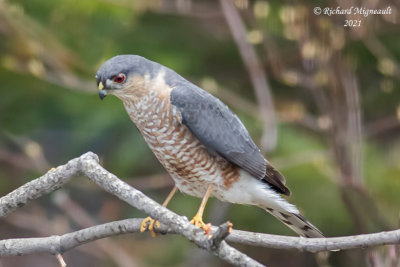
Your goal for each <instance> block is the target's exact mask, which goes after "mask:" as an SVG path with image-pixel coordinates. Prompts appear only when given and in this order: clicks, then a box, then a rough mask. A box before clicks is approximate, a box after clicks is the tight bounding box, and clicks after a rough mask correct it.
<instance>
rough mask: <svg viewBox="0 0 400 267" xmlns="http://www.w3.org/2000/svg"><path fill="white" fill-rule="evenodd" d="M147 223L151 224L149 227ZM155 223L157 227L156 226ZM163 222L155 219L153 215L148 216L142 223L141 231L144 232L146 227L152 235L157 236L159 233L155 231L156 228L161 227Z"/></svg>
mask: <svg viewBox="0 0 400 267" xmlns="http://www.w3.org/2000/svg"><path fill="white" fill-rule="evenodd" d="M147 224H149V226H148V227H147ZM154 225H155V227H154ZM160 226H161V224H160V222H159V221H157V220H154V219H153V218H151V217H147V218H145V219H144V220H143V221H142V223H141V224H140V232H142V233H143V232H144V231H146V229H148V230H149V232H150V234H151V236H152V237H156V236H157V235H158V234H157V233H156V232H154V229H155V228H160Z"/></svg>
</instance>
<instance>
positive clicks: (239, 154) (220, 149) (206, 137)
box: [171, 81, 267, 179]
mask: <svg viewBox="0 0 400 267" xmlns="http://www.w3.org/2000/svg"><path fill="white" fill-rule="evenodd" d="M171 103H172V104H173V105H174V106H176V107H177V108H178V110H179V111H180V113H181V116H182V123H183V124H184V125H186V126H187V127H188V128H189V129H190V131H191V132H192V133H193V134H194V135H195V136H196V137H197V138H198V139H199V140H200V142H201V143H202V144H203V145H205V146H206V147H207V148H208V149H211V150H212V151H215V152H217V153H218V154H219V155H220V156H222V157H224V158H225V159H226V160H228V161H230V162H232V163H234V164H236V165H237V166H239V167H240V168H242V169H244V170H245V171H247V172H248V173H250V174H251V175H252V176H254V177H255V178H258V179H264V177H265V175H266V165H267V163H266V160H265V159H264V156H263V155H262V154H261V151H260V149H259V148H258V147H257V146H256V145H255V144H254V142H253V140H252V139H251V137H250V135H249V133H248V132H247V130H246V128H245V127H244V125H243V124H242V122H241V121H240V120H239V118H238V117H237V116H236V115H235V114H234V113H233V112H232V111H231V110H230V109H229V108H228V107H227V106H226V105H225V104H223V103H222V102H221V101H220V100H219V99H217V98H216V97H214V96H212V95H211V94H209V93H207V92H206V91H204V90H202V89H201V88H199V87H197V86H195V85H193V84H191V83H189V82H187V81H186V83H185V84H182V85H175V86H174V89H173V90H172V92H171Z"/></svg>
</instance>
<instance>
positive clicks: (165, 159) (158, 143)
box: [124, 92, 239, 200]
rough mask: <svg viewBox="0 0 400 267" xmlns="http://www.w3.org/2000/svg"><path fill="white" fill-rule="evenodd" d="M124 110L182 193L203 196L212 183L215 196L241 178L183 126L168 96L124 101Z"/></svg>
mask: <svg viewBox="0 0 400 267" xmlns="http://www.w3.org/2000/svg"><path fill="white" fill-rule="evenodd" d="M124 105H125V108H126V110H127V112H128V114H129V116H130V118H131V119H132V121H133V122H134V123H135V124H136V126H137V128H138V129H139V131H140V132H141V134H142V135H143V137H144V139H145V141H146V142H147V144H148V145H149V147H150V148H151V150H152V151H153V152H154V154H155V156H156V157H157V159H158V160H159V161H160V163H161V164H162V165H163V166H164V168H165V169H166V170H167V171H168V173H169V174H170V175H171V177H172V178H173V179H174V181H175V183H176V186H177V187H178V188H179V190H180V191H182V192H184V193H186V194H189V195H192V196H196V197H203V196H204V194H205V192H206V190H207V187H208V185H209V184H213V188H214V190H213V192H212V195H213V196H215V197H217V198H219V199H221V200H224V197H223V193H224V191H225V190H227V189H229V188H230V187H231V186H232V184H233V183H234V182H235V181H237V180H238V179H239V169H238V167H236V166H235V165H233V164H231V163H230V162H228V161H226V160H225V159H223V158H222V157H220V156H218V155H216V154H214V153H212V152H210V151H208V150H207V148H205V147H204V146H203V145H202V144H201V143H200V141H199V140H198V139H197V138H196V137H195V136H194V135H193V134H192V133H191V132H190V130H189V129H188V128H187V127H186V126H185V125H183V124H181V117H180V114H179V111H178V110H177V108H176V107H174V106H173V105H171V103H170V101H169V97H160V95H158V94H157V92H151V93H150V94H149V95H148V96H146V97H143V98H142V99H141V101H138V102H136V103H133V102H129V101H128V100H127V101H124Z"/></svg>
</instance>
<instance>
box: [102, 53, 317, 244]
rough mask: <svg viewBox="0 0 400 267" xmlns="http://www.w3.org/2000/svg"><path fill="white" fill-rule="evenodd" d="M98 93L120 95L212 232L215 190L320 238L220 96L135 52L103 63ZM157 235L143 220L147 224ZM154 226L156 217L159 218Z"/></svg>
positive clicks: (199, 223) (217, 194)
mask: <svg viewBox="0 0 400 267" xmlns="http://www.w3.org/2000/svg"><path fill="white" fill-rule="evenodd" d="M96 79H97V85H98V89H99V96H100V98H101V99H103V98H104V97H105V96H106V95H115V96H116V97H118V98H119V99H120V100H122V102H123V104H124V106H125V109H126V111H127V113H128V115H129V117H130V118H131V120H132V121H133V122H134V123H135V124H136V126H137V128H138V129H139V131H140V133H141V134H142V135H143V137H144V139H145V141H146V142H147V144H148V145H149V147H150V148H151V150H152V151H153V152H154V154H155V156H156V157H157V159H158V160H159V161H160V163H161V164H162V165H163V166H164V168H165V169H166V170H167V171H168V173H169V174H170V176H171V177H172V179H173V180H174V182H175V187H174V189H173V190H172V191H171V193H170V194H169V196H168V198H167V199H166V200H165V202H164V204H163V206H167V204H168V202H169V201H170V200H171V198H172V196H173V195H174V194H175V192H176V191H177V189H179V190H180V191H181V192H183V193H186V194H189V195H192V196H195V197H199V198H203V200H202V203H201V205H200V208H199V210H198V212H197V213H196V215H195V216H194V218H193V220H192V221H191V222H192V223H193V224H194V225H196V226H198V227H201V228H203V229H204V230H206V231H207V230H208V229H209V227H207V225H205V224H204V222H203V220H202V215H203V211H204V207H205V205H206V203H207V200H208V198H209V197H210V196H213V197H216V198H218V199H220V200H222V201H226V202H231V203H238V204H246V205H256V206H258V207H260V208H262V209H264V210H266V211H267V212H269V213H270V214H272V215H273V216H275V217H276V218H277V219H278V220H280V221H281V222H283V223H284V224H285V225H287V226H288V227H289V228H291V229H292V230H293V231H295V232H296V233H297V234H299V235H300V236H304V237H322V233H321V232H320V231H319V230H318V229H317V228H316V227H315V226H313V225H312V224H311V223H310V222H309V221H307V220H306V219H305V218H304V217H303V216H302V215H301V214H300V212H299V211H298V210H297V208H296V207H295V206H294V205H292V204H290V203H288V202H287V201H286V200H285V199H284V198H283V197H282V196H281V194H283V195H287V196H288V195H290V191H289V189H288V188H287V187H286V186H285V178H284V177H283V176H282V175H281V174H280V173H279V172H278V171H277V170H276V169H275V168H274V167H273V166H272V165H271V163H270V162H269V161H268V160H266V159H265V158H264V156H263V155H262V153H261V151H260V149H259V148H258V147H257V146H256V145H255V144H254V142H253V140H252V139H251V137H250V135H249V133H248V131H247V130H246V128H245V126H244V125H243V124H242V122H241V121H240V120H239V118H238V117H237V116H236V115H235V114H234V113H233V112H232V111H231V110H230V109H229V108H228V107H227V106H226V105H225V104H224V103H222V102H221V101H220V100H219V99H217V98H216V97H214V96H212V95H211V94H209V93H208V92H206V91H204V90H203V89H201V88H199V87H198V86H196V85H194V84H193V83H191V82H189V81H187V80H186V79H184V78H183V77H182V76H180V75H179V74H177V73H176V72H174V71H173V70H171V69H169V68H167V67H165V66H163V65H161V64H158V63H156V62H153V61H150V60H148V59H146V58H144V57H141V56H137V55H119V56H115V57H113V58H111V59H109V60H108V61H106V62H105V63H104V64H103V65H102V66H101V67H100V69H99V70H98V71H97V74H96ZM148 224H149V226H148V229H149V230H150V231H151V232H152V235H153V233H154V231H153V228H154V227H155V222H154V220H153V219H151V218H146V219H145V220H144V221H143V223H142V230H145V229H146V228H147V225H148ZM156 225H157V222H156Z"/></svg>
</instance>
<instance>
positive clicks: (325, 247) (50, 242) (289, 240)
mask: <svg viewBox="0 0 400 267" xmlns="http://www.w3.org/2000/svg"><path fill="white" fill-rule="evenodd" d="M142 220H143V219H140V218H135V219H126V220H120V221H114V222H110V223H105V224H101V225H97V226H93V227H89V228H86V229H82V230H79V231H76V232H72V233H68V234H64V235H61V236H51V237H43V238H20V239H8V240H2V241H0V256H11V255H24V254H30V253H37V252H51V253H53V252H54V250H55V248H59V250H61V251H63V252H65V251H68V250H70V249H73V248H75V247H77V246H80V245H83V244H86V243H88V242H92V241H94V240H98V239H101V238H106V237H110V236H116V235H120V234H127V233H137V232H139V231H140V224H141V222H142ZM227 226H228V225H227V224H223V225H222V226H221V227H212V233H213V234H214V235H215V236H216V237H215V238H214V240H213V242H214V243H215V241H216V240H218V239H219V238H218V237H219V236H221V235H224V234H226V232H225V231H226V229H227ZM155 231H156V232H159V233H162V234H166V233H168V234H176V232H175V231H174V230H172V229H171V228H169V227H168V226H166V225H165V224H161V226H160V228H157V229H156V230H155ZM218 231H219V232H220V233H221V234H217V232H218ZM214 235H213V236H214ZM226 240H227V241H229V242H234V243H240V244H246V245H251V246H262V247H267V248H275V249H297V250H300V251H309V252H319V251H337V250H343V249H355V248H367V247H374V246H379V245H389V244H393V245H395V244H400V230H394V231H388V232H380V233H373V234H364V235H357V236H345V237H330V238H303V237H293V236H279V235H270V234H262V233H252V232H246V231H240V230H232V233H231V234H230V235H229V236H228V237H227V238H226ZM56 250H57V249H56Z"/></svg>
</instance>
